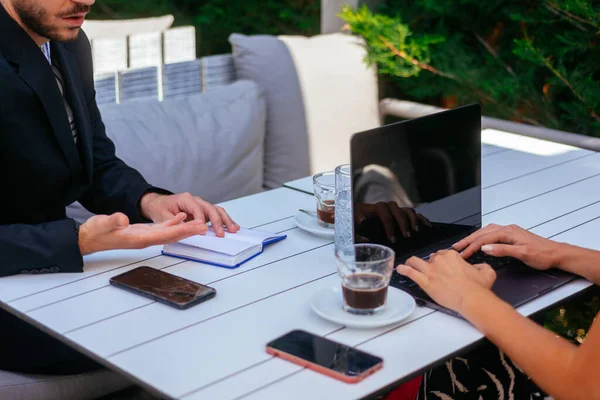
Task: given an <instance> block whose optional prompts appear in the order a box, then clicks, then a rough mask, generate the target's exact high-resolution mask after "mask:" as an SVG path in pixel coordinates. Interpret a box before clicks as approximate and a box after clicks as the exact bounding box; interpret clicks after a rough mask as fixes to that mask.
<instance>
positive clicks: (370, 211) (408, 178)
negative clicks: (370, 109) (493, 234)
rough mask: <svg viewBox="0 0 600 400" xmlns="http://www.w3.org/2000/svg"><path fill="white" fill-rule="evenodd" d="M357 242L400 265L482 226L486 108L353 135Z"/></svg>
mask: <svg viewBox="0 0 600 400" xmlns="http://www.w3.org/2000/svg"><path fill="white" fill-rule="evenodd" d="M351 153H352V154H351V159H352V190H353V208H354V241H355V242H356V243H360V242H369V243H378V244H383V245H385V246H389V247H391V248H393V249H394V251H395V252H396V258H397V260H404V259H406V258H408V257H410V256H412V255H417V256H421V257H424V256H428V255H429V254H430V253H432V252H434V251H436V250H439V249H441V248H447V247H449V246H451V245H452V244H454V243H455V242H456V241H457V240H459V239H461V238H462V237H464V236H466V235H468V234H470V233H471V232H473V231H475V230H476V229H477V228H479V227H481V109H480V106H479V105H470V106H465V107H461V108H457V109H453V110H449V111H444V112H440V113H437V114H432V115H428V116H425V117H422V118H418V119H413V120H409V121H403V122H399V123H396V124H392V125H387V126H384V127H381V128H377V129H374V130H371V131H367V132H362V133H359V134H356V135H354V136H353V137H352V142H351Z"/></svg>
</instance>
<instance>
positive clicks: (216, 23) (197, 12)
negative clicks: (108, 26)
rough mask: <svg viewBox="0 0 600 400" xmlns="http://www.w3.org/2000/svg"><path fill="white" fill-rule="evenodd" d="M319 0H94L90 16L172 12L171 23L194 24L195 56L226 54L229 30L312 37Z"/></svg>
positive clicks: (318, 12) (129, 16)
mask: <svg viewBox="0 0 600 400" xmlns="http://www.w3.org/2000/svg"><path fill="white" fill-rule="evenodd" d="M320 11H321V1H320V0H244V1H234V0H136V1H129V0H98V1H97V2H96V4H95V5H94V7H92V14H90V18H92V19H122V18H141V17H149V16H157V15H164V14H173V15H175V26H177V25H194V26H195V27H196V33H197V35H198V40H197V46H198V53H197V54H198V57H202V56H205V55H211V54H223V53H230V52H231V46H230V45H229V42H228V41H227V38H228V37H229V35H230V34H231V33H232V32H237V33H244V34H248V35H252V34H265V35H305V36H312V35H316V34H318V33H319V29H320V15H321V14H320Z"/></svg>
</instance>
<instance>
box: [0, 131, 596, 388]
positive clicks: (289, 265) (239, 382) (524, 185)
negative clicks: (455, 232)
mask: <svg viewBox="0 0 600 400" xmlns="http://www.w3.org/2000/svg"><path fill="white" fill-rule="evenodd" d="M483 141H484V145H483V147H482V169H483V171H482V182H483V211H484V223H491V222H495V223H500V224H510V223H516V224H519V225H521V226H524V227H526V228H528V229H531V230H532V231H533V232H535V233H538V234H540V235H543V236H546V237H552V238H553V239H556V240H560V241H566V242H570V243H574V244H577V245H581V246H586V247H591V248H596V249H600V244H599V243H598V240H597V239H596V238H597V232H598V230H599V229H600V190H599V189H598V187H600V155H598V154H596V153H594V152H591V151H587V150H582V149H577V148H573V147H569V146H564V145H560V144H555V143H549V142H543V141H540V140H537V139H531V138H523V137H519V136H516V135H512V134H509V133H504V132H498V131H484V134H483ZM286 186H287V187H284V188H280V189H276V190H272V191H269V192H265V193H260V194H257V195H254V196H250V197H246V198H242V199H237V200H234V201H231V202H227V203H224V204H222V205H223V206H224V207H226V208H227V210H228V211H229V212H230V214H231V215H232V216H233V217H234V219H236V220H237V221H238V222H239V223H240V225H242V226H244V227H250V228H258V229H262V230H265V231H270V232H285V233H286V234H287V235H288V238H287V239H286V240H284V241H282V242H280V243H276V244H274V245H271V246H269V247H267V249H266V251H265V252H264V254H262V255H261V256H259V257H257V258H255V259H253V260H252V261H250V262H248V263H247V264H244V265H242V266H241V267H240V268H238V269H234V270H228V269H224V268H218V267H213V266H209V265H204V264H199V263H194V262H191V261H182V260H179V259H175V258H170V257H166V256H162V255H160V247H153V248H150V249H146V250H141V251H110V252H105V253H99V254H94V255H91V256H86V257H85V272H84V273H82V274H54V275H37V276H25V275H19V276H12V277H7V278H2V279H0V306H2V307H3V308H5V309H7V310H8V311H10V312H12V313H15V314H16V315H18V316H20V317H22V318H24V319H25V320H27V321H28V322H30V323H32V324H34V325H36V326H38V327H40V328H41V329H44V330H45V331H47V332H49V333H50V334H52V335H54V336H56V337H57V338H59V339H61V340H63V341H65V342H66V343H67V344H69V345H71V346H74V347H75V348H77V349H79V350H80V351H82V352H84V353H86V354H88V355H90V356H92V357H94V358H95V359H96V360H98V361H100V362H101V363H103V364H104V365H106V366H108V367H110V368H112V369H114V370H117V371H120V372H122V373H124V374H126V375H127V376H129V377H131V378H132V379H134V380H135V381H136V382H137V383H139V384H142V385H144V386H145V387H147V388H149V389H151V390H153V391H154V392H155V393H157V394H160V395H162V396H166V397H169V398H184V399H241V398H244V399H246V398H247V399H280V398H285V399H296V398H297V399H307V398H310V399H332V398H335V399H355V398H360V397H366V396H369V395H371V394H373V393H377V392H378V391H380V390H381V389H383V388H385V387H389V386H390V385H392V384H395V383H397V382H400V381H402V380H403V379H405V378H406V377H409V376H411V375H414V374H415V373H418V372H420V371H423V370H426V369H427V367H428V366H430V365H431V364H434V363H436V362H439V361H440V360H443V359H445V358H446V357H448V356H449V355H450V354H453V353H455V352H457V351H460V350H461V349H463V348H465V347H468V346H470V345H472V344H473V343H475V342H477V341H478V340H480V339H481V337H482V336H481V334H480V333H479V332H477V331H476V330H475V329H474V328H473V327H471V326H470V325H469V324H468V323H466V322H464V321H462V320H459V319H456V318H452V317H449V316H447V315H444V314H441V313H439V312H434V311H432V310H430V309H427V308H418V309H417V310H416V311H415V312H414V314H413V315H412V316H411V317H409V318H408V319H407V320H405V321H402V322H401V323H399V324H397V325H392V326H389V327H386V328H381V329H373V330H356V329H349V328H346V327H343V326H340V325H337V324H333V323H330V322H327V321H325V320H323V319H321V318H319V317H318V316H316V315H315V314H314V313H312V311H311V310H310V306H309V299H310V297H311V296H312V295H313V293H315V291H317V290H319V289H320V288H322V287H326V286H332V285H336V284H338V278H337V275H336V266H335V262H334V257H333V245H332V243H331V241H329V240H325V239H320V238H317V237H314V236H311V235H309V234H307V233H305V232H304V231H302V230H300V229H298V228H297V227H296V226H295V223H294V221H293V216H294V214H295V213H296V211H297V210H298V209H299V208H309V209H310V208H314V207H315V201H314V199H313V197H312V195H310V193H312V181H311V179H310V178H305V179H302V180H298V181H294V182H290V183H288V184H286ZM140 265H149V266H152V267H155V268H160V269H164V270H165V271H168V272H170V273H173V274H176V275H179V276H182V277H184V278H187V279H191V280H194V281H198V282H202V283H205V284H209V285H210V286H213V287H215V288H216V289H217V291H218V295H217V297H216V298H215V299H213V300H210V301H209V302H206V303H204V304H202V305H199V306H196V307H193V308H191V309H189V310H186V311H178V310H175V309H173V308H170V307H168V306H165V305H162V304H159V303H156V302H154V301H151V300H147V299H145V298H142V297H139V296H137V295H134V294H131V293H128V292H125V291H123V290H120V289H117V288H114V287H111V286H110V285H109V282H108V281H109V278H110V277H111V276H114V275H117V274H120V273H122V272H124V271H127V270H129V269H132V268H135V267H137V266H140ZM588 286H590V283H589V282H587V281H585V280H582V279H580V280H577V281H574V282H572V283H570V284H568V285H565V286H563V287H561V288H559V289H557V290H554V291H552V292H550V293H548V294H546V295H544V296H543V297H540V298H538V299H536V300H534V301H532V302H530V303H528V304H526V305H524V306H522V307H520V308H519V312H521V313H522V314H524V315H530V314H532V313H535V312H536V311H539V310H541V309H544V308H546V307H548V306H550V305H552V304H555V303H557V302H559V301H560V300H562V299H564V298H567V297H569V296H571V295H573V294H576V293H578V292H580V291H582V290H584V289H586V288H587V287H588ZM390 290H396V289H390ZM299 328H300V329H305V330H308V331H310V332H313V333H315V334H319V335H324V336H327V337H329V338H331V339H334V340H337V341H340V342H343V343H346V344H350V345H353V346H358V347H359V348H361V349H364V350H366V351H368V352H371V353H373V354H376V355H379V356H381V357H383V358H384V360H385V366H384V368H383V370H382V371H380V372H378V373H376V374H374V375H373V376H371V377H369V378H368V379H366V380H365V381H363V382H361V383H360V384H357V385H348V384H344V383H341V382H338V381H336V380H333V379H330V378H328V377H325V376H322V375H320V374H317V373H314V372H312V371H309V370H305V369H303V368H300V367H297V366H296V365H294V364H291V363H289V362H285V361H282V360H280V359H277V358H273V357H271V356H269V355H268V354H266V352H265V350H264V346H265V344H266V343H267V342H268V341H270V340H272V339H274V338H276V337H278V336H280V335H282V334H284V333H286V332H288V331H290V330H292V329H299Z"/></svg>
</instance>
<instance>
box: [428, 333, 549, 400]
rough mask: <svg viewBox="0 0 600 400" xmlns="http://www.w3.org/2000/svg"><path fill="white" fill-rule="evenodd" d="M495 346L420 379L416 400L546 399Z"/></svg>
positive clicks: (449, 363) (478, 350)
mask: <svg viewBox="0 0 600 400" xmlns="http://www.w3.org/2000/svg"><path fill="white" fill-rule="evenodd" d="M547 399H550V397H547V395H546V394H545V393H544V392H542V390H541V389H540V388H538V387H537V385H536V384H535V383H534V382H533V381H532V380H531V379H529V377H528V376H527V375H526V374H525V373H524V372H523V371H522V370H521V369H520V368H519V366H518V365H516V364H515V363H514V362H512V360H511V359H510V358H508V357H507V356H506V355H505V354H504V353H503V352H502V351H500V350H499V349H498V348H497V347H496V346H494V345H492V344H490V343H486V344H484V345H482V346H480V347H477V348H476V349H474V350H473V351H471V352H470V353H469V354H467V355H466V356H465V357H455V358H453V359H451V360H449V361H447V362H446V363H445V364H443V365H441V366H439V367H437V368H434V369H432V370H431V371H429V372H427V373H425V374H424V376H423V381H422V383H421V387H420V389H419V396H418V400H547Z"/></svg>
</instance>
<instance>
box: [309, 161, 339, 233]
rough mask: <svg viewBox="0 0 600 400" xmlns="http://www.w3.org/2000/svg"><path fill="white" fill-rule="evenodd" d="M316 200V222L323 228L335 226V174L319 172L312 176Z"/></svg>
mask: <svg viewBox="0 0 600 400" xmlns="http://www.w3.org/2000/svg"><path fill="white" fill-rule="evenodd" d="M313 188H314V192H315V198H316V199H317V222H318V223H319V225H321V226H323V227H325V228H333V227H334V226H335V225H334V224H335V172H333V171H328V172H321V173H319V174H316V175H315V176H313Z"/></svg>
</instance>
